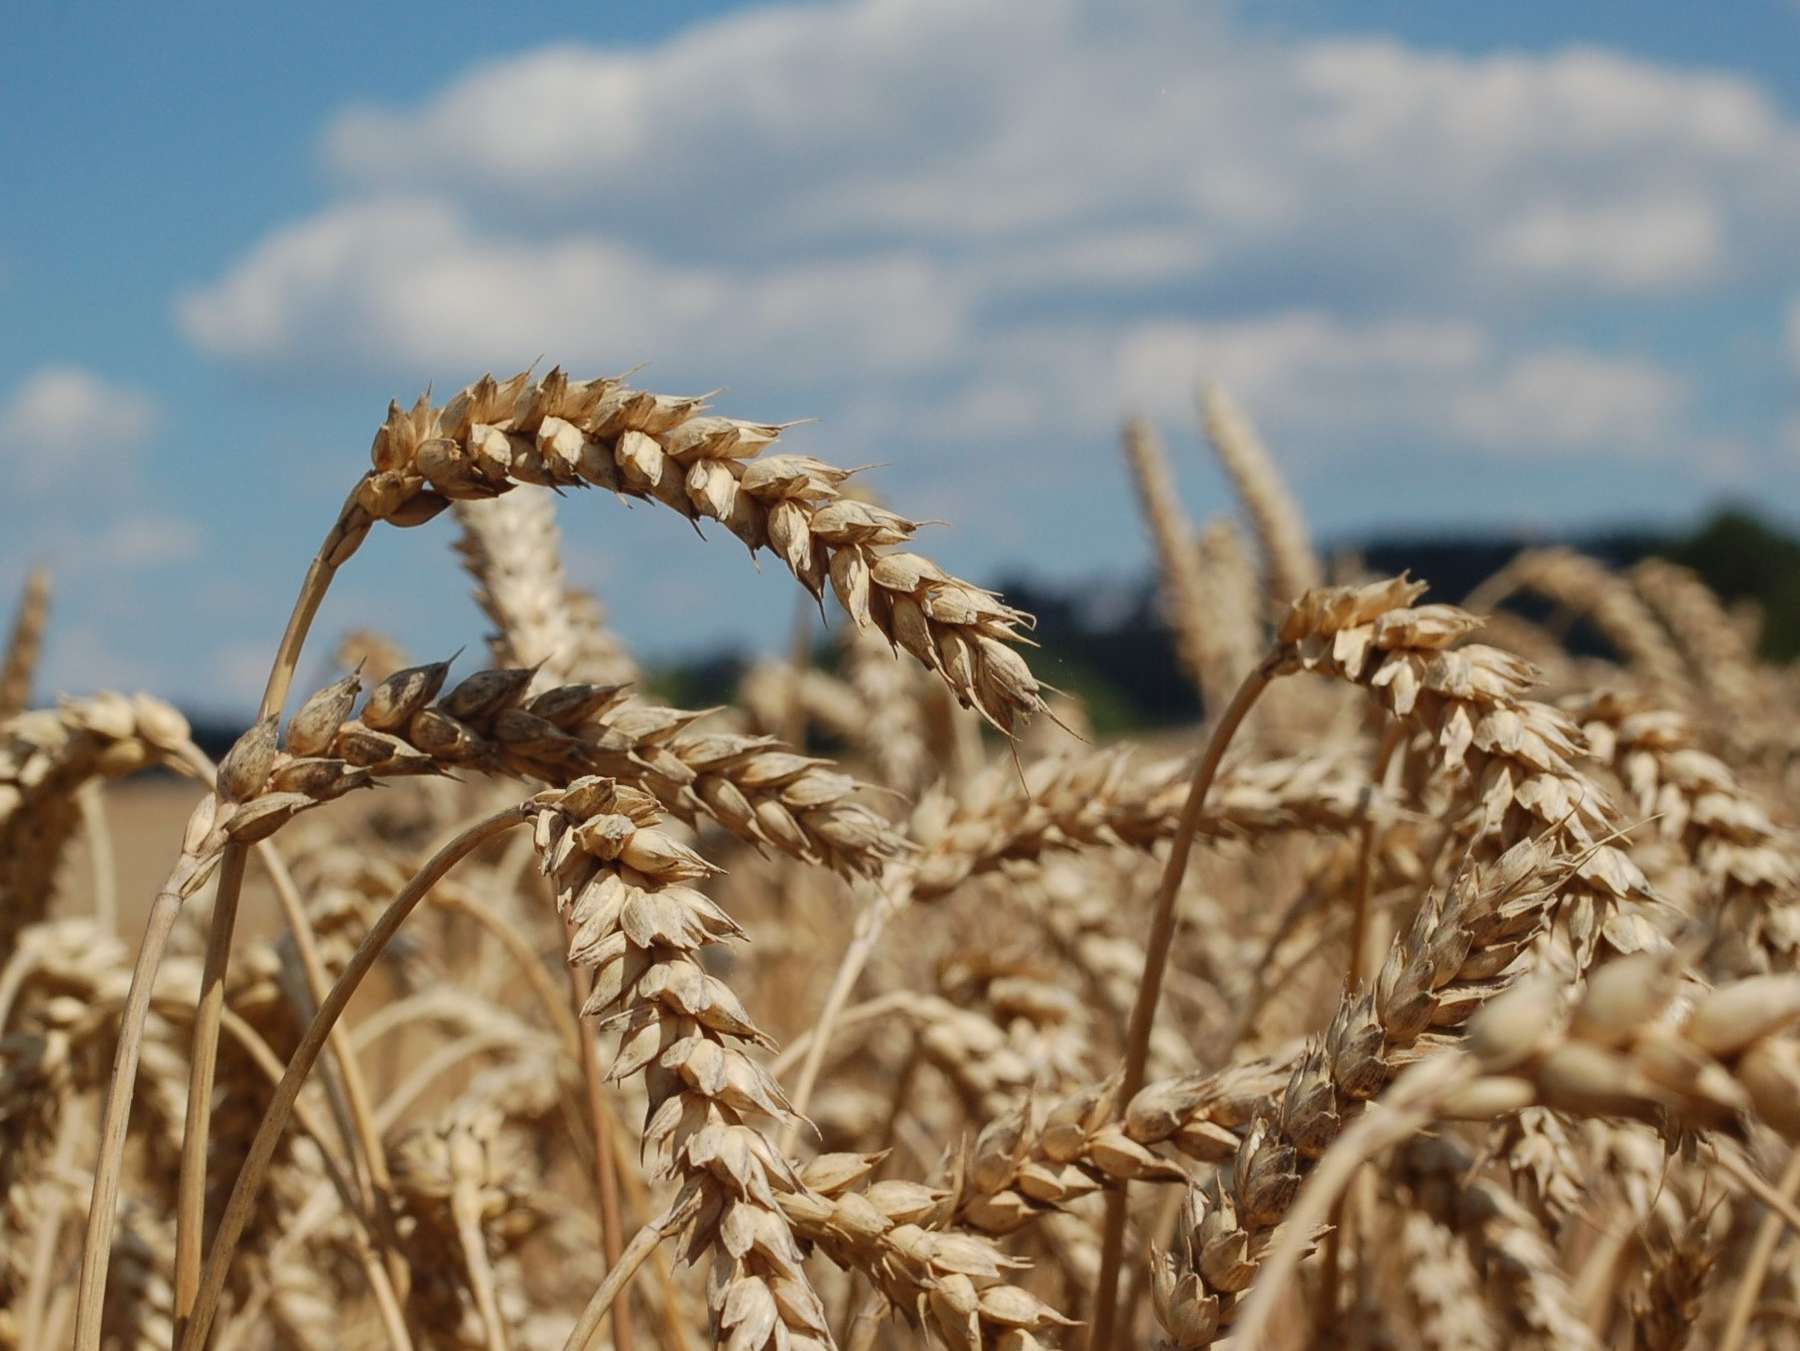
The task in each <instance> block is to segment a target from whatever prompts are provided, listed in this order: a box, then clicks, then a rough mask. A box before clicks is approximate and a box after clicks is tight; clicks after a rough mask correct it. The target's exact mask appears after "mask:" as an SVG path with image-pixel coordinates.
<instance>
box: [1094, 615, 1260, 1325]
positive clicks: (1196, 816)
mask: <svg viewBox="0 0 1800 1351" xmlns="http://www.w3.org/2000/svg"><path fill="white" fill-rule="evenodd" d="M1281 656H1282V654H1281V653H1280V652H1279V650H1278V651H1277V652H1276V653H1275V654H1273V655H1272V656H1270V657H1268V658H1266V659H1264V661H1263V662H1262V664H1261V665H1259V666H1258V667H1257V668H1256V669H1255V670H1254V671H1252V672H1251V673H1250V674H1249V675H1247V676H1245V677H1244V683H1243V684H1242V685H1240V686H1238V690H1237V693H1236V694H1234V695H1233V696H1232V698H1231V702H1230V703H1229V704H1228V705H1226V707H1225V711H1224V712H1223V713H1222V714H1220V716H1219V722H1218V725H1217V726H1216V727H1214V728H1213V733H1212V737H1211V739H1210V740H1208V742H1207V743H1206V751H1205V753H1204V754H1203V755H1202V756H1201V757H1200V763H1199V765H1198V766H1196V768H1195V770H1194V780H1193V784H1192V786H1191V787H1190V788H1189V789H1188V796H1187V802H1186V803H1185V804H1184V805H1183V806H1182V809H1181V821H1180V823H1179V824H1178V825H1177V826H1176V827H1175V836H1174V840H1173V842H1172V844H1171V846H1170V850H1169V859H1168V862H1167V863H1166V864H1165V865H1164V866H1163V874H1162V880H1161V882H1160V883H1158V885H1157V890H1156V899H1155V901H1154V903H1153V908H1152V910H1151V916H1150V935H1149V937H1148V938H1147V939H1146V940H1145V943H1144V974H1143V977H1142V979H1141V980H1140V981H1139V982H1138V994H1137V1001H1136V1003H1134V1004H1133V1005H1132V1009H1131V1025H1130V1028H1129V1029H1128V1031H1127V1033H1126V1041H1125V1074H1124V1079H1123V1081H1122V1082H1121V1084H1120V1089H1119V1092H1120V1095H1121V1096H1122V1097H1123V1098H1125V1099H1126V1100H1127V1101H1129V1100H1130V1099H1131V1098H1132V1097H1134V1096H1135V1095H1136V1093H1137V1091H1138V1089H1140V1088H1141V1087H1143V1084H1144V1067H1145V1065H1146V1064H1148V1063H1149V1059H1150V1029H1151V1026H1152V1024H1154V1023H1155V1021H1156V1006H1157V1003H1158V1002H1159V1000H1160V999H1161V996H1162V982H1163V972H1164V970H1165V968H1166V967H1167V965H1168V960H1169V945H1170V942H1171V941H1172V940H1173V939H1174V936H1175V899H1176V897H1177V895H1178V894H1179V893H1180V891H1181V882H1182V879H1183V878H1184V877H1186V876H1187V864H1188V854H1189V852H1190V851H1191V850H1192V848H1193V842H1194V832H1195V829H1196V827H1197V826H1198V825H1199V823H1200V815H1201V812H1202V810H1203V809H1204V807H1205V805H1206V793H1207V790H1208V789H1209V788H1211V787H1212V781H1213V775H1214V774H1216V773H1217V772H1218V768H1219V761H1220V760H1221V759H1222V758H1223V757H1224V755H1225V750H1226V748H1227V747H1228V746H1229V745H1230V744H1231V738H1232V735H1233V733H1235V732H1236V731H1237V729H1238V726H1239V724H1240V723H1242V722H1243V720H1244V715H1245V714H1247V713H1248V712H1249V711H1250V709H1251V707H1252V706H1253V705H1254V704H1255V703H1256V700H1257V697H1258V696H1259V695H1260V694H1261V693H1262V692H1263V690H1265V689H1266V688H1268V685H1269V682H1270V680H1272V679H1273V678H1274V676H1275V674H1276V671H1277V670H1278V668H1279V664H1280V661H1281ZM1126 1190H1127V1189H1126V1187H1125V1186H1123V1185H1121V1186H1120V1187H1118V1188H1117V1189H1116V1190H1114V1191H1111V1192H1109V1193H1108V1194H1107V1197H1106V1229H1105V1235H1104V1238H1103V1240H1102V1242H1103V1247H1102V1250H1101V1258H1100V1280H1099V1285H1098V1286H1097V1288H1096V1289H1095V1293H1094V1321H1093V1326H1092V1329H1091V1330H1090V1332H1089V1336H1088V1345H1089V1346H1090V1347H1092V1348H1094V1351H1102V1348H1106V1347H1109V1346H1111V1345H1112V1335H1113V1317H1114V1311H1115V1306H1116V1302H1117V1300H1118V1284H1119V1265H1120V1263H1121V1261H1123V1259H1124V1255H1125V1206H1126V1199H1127V1198H1126Z"/></svg>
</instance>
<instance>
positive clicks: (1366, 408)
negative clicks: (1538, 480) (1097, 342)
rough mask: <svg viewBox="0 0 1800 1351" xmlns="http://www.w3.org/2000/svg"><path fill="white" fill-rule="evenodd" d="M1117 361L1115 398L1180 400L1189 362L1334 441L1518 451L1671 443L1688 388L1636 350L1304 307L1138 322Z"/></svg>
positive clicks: (1169, 404)
mask: <svg viewBox="0 0 1800 1351" xmlns="http://www.w3.org/2000/svg"><path fill="white" fill-rule="evenodd" d="M1121 364H1122V371H1121V377H1120V385H1121V388H1122V390H1123V392H1124V394H1125V396H1126V398H1127V400H1128V401H1129V402H1130V403H1131V404H1133V406H1137V407H1145V408H1150V409H1154V410H1158V411H1159V412H1161V413H1162V415H1163V416H1165V417H1175V416H1179V414H1180V412H1181V410H1182V408H1183V407H1186V406H1191V397H1192V389H1193V383H1194V380H1195V377H1196V375H1199V376H1201V377H1203V378H1206V379H1211V380H1218V381H1220V382H1221V383H1223V384H1224V385H1226V386H1227V387H1228V388H1230V389H1232V390H1234V391H1235V392H1236V393H1237V394H1238V396H1239V397H1240V398H1242V399H1243V400H1244V401H1245V402H1247V403H1249V404H1251V405H1252V406H1255V407H1261V408H1264V409H1267V410H1268V416H1269V417H1270V418H1272V419H1273V420H1274V421H1276V422H1278V423H1279V424H1280V425H1281V426H1284V427H1287V428H1291V429H1295V430H1300V431H1309V432H1313V433H1329V434H1330V435H1331V436H1333V437H1334V438H1336V439H1337V440H1338V441H1340V442H1341V441H1343V440H1345V439H1347V438H1348V439H1352V440H1354V439H1356V438H1357V437H1358V436H1359V434H1367V433H1372V432H1394V431H1404V432H1409V433H1412V434H1415V435H1417V436H1420V437H1425V438H1431V437H1441V438H1449V439H1450V440H1451V441H1453V442H1462V443H1466V444H1469V445H1473V446H1475V447H1479V448H1482V449H1487V450H1493V451H1502V452H1507V453H1511V454H1522V455H1534V454H1550V453H1555V452H1562V451H1569V450H1583V451H1588V452H1595V453H1607V452H1612V453H1631V452H1639V451H1645V450H1649V451H1656V452H1667V451H1670V450H1672V449H1674V448H1675V446H1676V445H1677V444H1678V441H1677V438H1676V436H1674V435H1673V434H1672V433H1671V429H1672V428H1673V427H1674V426H1676V425H1678V419H1679V418H1680V417H1682V416H1683V415H1684V414H1685V412H1686V406H1687V403H1688V399H1689V391H1688V388H1687V384H1686V382H1685V381H1684V380H1683V379H1682V378H1681V377H1680V376H1679V375H1678V374H1676V373H1675V372H1672V371H1670V370H1668V369H1666V368H1664V367H1662V366H1659V365H1657V364H1656V363H1655V362H1651V361H1647V360H1645V359H1643V358H1639V357H1620V356H1611V355H1604V354H1600V353H1594V352H1586V351H1581V350H1578V349H1566V348H1565V349H1548V350H1543V351H1537V352H1529V353H1526V354H1524V355H1522V356H1516V357H1509V356H1506V355H1504V354H1502V353H1501V352H1499V351H1497V350H1496V345H1495V344H1494V342H1493V341H1492V340H1491V339H1490V337H1489V336H1488V334H1486V333H1485V332H1483V331H1482V330H1481V329H1479V328H1477V327H1475V326H1474V325H1471V324H1468V323H1459V322H1424V321H1420V320H1415V319H1401V320H1392V321H1379V322H1372V323H1367V324H1354V323H1346V322H1343V321H1340V320H1337V319H1334V318H1332V317H1331V316H1329V315H1324V314H1318V313H1305V312H1301V313H1288V314H1279V315H1274V316H1270V317H1268V318H1259V319H1255V320H1251V321H1247V322H1238V323H1229V322H1228V323H1215V324H1162V325H1157V326H1155V327H1149V328H1145V329H1142V330H1140V331H1139V332H1138V333H1136V334H1135V335H1134V336H1133V338H1132V339H1131V341H1130V342H1129V343H1128V344H1127V345H1126V346H1125V348H1124V351H1123V355H1122V358H1121Z"/></svg>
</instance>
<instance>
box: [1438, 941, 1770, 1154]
mask: <svg viewBox="0 0 1800 1351" xmlns="http://www.w3.org/2000/svg"><path fill="white" fill-rule="evenodd" d="M1676 960H1678V959H1677V958H1674V957H1672V955H1671V954H1669V953H1637V954H1634V955H1633V956H1631V957H1626V958H1621V959H1619V960H1618V961H1616V962H1611V963H1609V964H1607V965H1606V966H1604V967H1602V968H1600V969H1599V970H1597V971H1595V972H1594V973H1593V975H1592V976H1591V978H1590V980H1589V983H1588V987H1587V989H1586V990H1585V991H1584V992H1583V993H1582V996H1581V998H1580V999H1579V1001H1577V1002H1576V1003H1575V1004H1574V1005H1573V1007H1572V1008H1570V1009H1569V1010H1567V1011H1566V1012H1565V1011H1564V1010H1562V1009H1560V1008H1559V1007H1558V1001H1557V1000H1556V999H1555V998H1554V997H1553V995H1552V992H1551V991H1549V990H1547V989H1545V988H1544V986H1543V985H1542V984H1541V983H1539V982H1536V981H1529V982H1524V983H1522V984H1521V985H1519V986H1518V987H1516V988H1515V989H1513V990H1510V991H1508V992H1507V994H1506V996H1505V997H1504V998H1503V999H1500V1000H1496V1001H1495V1002H1494V1004H1493V1005H1492V1006H1491V1007H1489V1008H1488V1009H1486V1010H1484V1011H1483V1013H1482V1016H1481V1017H1480V1018H1478V1019H1476V1020H1475V1021H1474V1023H1473V1024H1472V1025H1471V1027H1470V1033H1469V1048H1470V1051H1471V1052H1472V1053H1473V1054H1474V1056H1475V1057H1476V1059H1477V1060H1478V1061H1479V1062H1480V1063H1481V1064H1482V1066H1483V1068H1484V1069H1486V1071H1487V1072H1488V1077H1487V1078H1486V1079H1484V1080H1482V1081H1480V1082H1478V1083H1476V1084H1474V1085H1472V1086H1471V1087H1470V1088H1469V1089H1468V1090H1467V1092H1466V1095H1463V1096H1460V1097H1458V1098H1457V1099H1456V1100H1455V1103H1454V1105H1453V1106H1451V1107H1450V1108H1449V1109H1448V1110H1449V1112H1450V1114H1452V1115H1460V1114H1467V1115H1472V1116H1474V1117H1476V1118H1478V1119H1484V1118H1486V1117H1488V1116H1491V1115H1495V1114H1498V1113H1502V1112H1506V1111H1517V1110H1518V1109H1519V1108H1521V1107H1526V1106H1530V1105H1532V1104H1541V1105H1543V1106H1546V1107H1553V1108H1556V1109H1558V1110H1560V1111H1565V1112H1573V1113H1576V1114H1579V1115H1583V1116H1609V1117H1635V1118H1638V1119H1640V1120H1646V1121H1651V1122H1653V1123H1656V1122H1662V1121H1665V1120H1667V1119H1668V1118H1670V1117H1673V1118H1674V1119H1676V1120H1678V1121H1680V1122H1683V1123H1685V1124H1688V1125H1690V1126H1693V1127H1695V1128H1699V1129H1706V1130H1723V1131H1732V1130H1735V1129H1737V1128H1738V1127H1739V1125H1740V1123H1741V1121H1742V1120H1743V1119H1744V1118H1745V1117H1746V1116H1754V1117H1756V1118H1758V1119H1760V1120H1761V1121H1762V1122H1764V1123H1765V1124H1766V1125H1768V1126H1770V1127H1771V1128H1773V1129H1774V1130H1776V1131H1778V1132H1780V1133H1781V1134H1782V1135H1784V1136H1786V1137H1787V1138H1789V1139H1790V1140H1791V1139H1793V1138H1795V1136H1796V1135H1800V1039H1796V1038H1795V1037H1793V1036H1790V1035H1786V1034H1787V1033H1788V1032H1790V1031H1791V1029H1792V1028H1793V1026H1794V1024H1795V1023H1797V1022H1800V976H1795V975H1788V974H1784V975H1768V976H1749V977H1745V978H1744V979H1742V980H1738V981H1734V982H1732V983H1731V984H1729V985H1723V986H1720V987H1719V988H1718V989H1716V990H1701V991H1694V990H1690V991H1687V992H1685V994H1684V993H1683V992H1682V991H1681V989H1680V977H1679V974H1678V972H1679V968H1678V967H1677V966H1676V965H1675V964H1674V962H1675V961H1676Z"/></svg>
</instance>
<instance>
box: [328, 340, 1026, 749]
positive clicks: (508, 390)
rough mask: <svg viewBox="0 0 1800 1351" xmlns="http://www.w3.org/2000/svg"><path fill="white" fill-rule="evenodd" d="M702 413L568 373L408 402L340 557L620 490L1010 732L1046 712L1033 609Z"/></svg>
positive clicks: (815, 466) (832, 478)
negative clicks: (512, 496) (868, 635)
mask: <svg viewBox="0 0 1800 1351" xmlns="http://www.w3.org/2000/svg"><path fill="white" fill-rule="evenodd" d="M705 408H706V404H705V400H704V399H703V398H699V397H695V398H678V397H671V396H669V395H663V394H651V393H646V392H644V391H641V390H634V389H631V388H629V387H627V386H626V385H625V384H624V383H623V382H622V381H619V380H609V379H600V380H588V381H578V380H570V379H569V378H568V377H567V376H566V375H565V374H563V372H562V371H561V370H552V371H551V372H550V373H549V374H547V375H545V376H544V377H543V379H542V380H537V381H534V380H533V379H532V378H531V376H530V375H529V374H520V375H515V376H514V377H513V378H512V379H510V380H507V381H504V382H502V381H496V380H495V379H494V378H493V377H492V376H487V377H484V378H483V379H481V380H479V381H477V382H476V383H475V384H473V385H471V386H469V388H467V389H465V390H463V391H462V392H461V393H460V394H458V395H457V396H456V397H455V398H453V399H451V400H450V401H449V402H448V403H446V404H444V405H443V406H441V407H437V406H434V405H432V404H431V403H429V402H428V401H426V400H424V399H421V400H420V401H419V402H418V403H416V404H414V405H413V407H412V408H411V409H410V410H403V409H401V408H400V407H399V405H397V404H396V405H394V406H392V407H391V408H390V409H389V411H388V418H387V421H386V422H385V423H384V424H383V425H382V427H381V430H380V431H378V432H377V433H376V434H375V444H374V446H373V448H372V449H371V458H372V459H373V461H374V468H373V470H372V471H371V472H370V473H369V475H368V476H367V477H366V478H364V480H363V481H362V483H361V484H359V485H358V487H357V489H356V492H355V493H354V494H353V495H352V497H351V500H350V502H349V503H348V504H347V505H346V507H345V510H344V514H343V516H342V517H341V518H340V520H339V523H338V532H339V534H340V535H341V539H342V543H341V545H340V549H341V551H342V552H343V553H344V554H345V555H346V556H347V554H348V553H349V552H350V551H352V550H354V548H355V547H356V545H357V544H358V543H359V542H360V541H361V539H362V536H363V535H364V534H365V533H366V532H367V531H368V529H369V528H370V527H371V526H372V525H373V524H374V523H375V522H376V521H391V522H393V523H394V524H396V525H417V524H420V523H421V522H423V521H426V520H429V519H430V518H431V517H432V516H434V515H436V514H437V513H438V512H439V511H441V510H443V508H444V507H445V506H446V505H448V503H450V502H452V501H456V500H472V499H480V498H487V497H497V496H499V495H500V494H501V493H505V492H510V491H512V490H513V489H514V488H516V487H518V486H519V485H520V484H537V485H540V486H543V487H550V488H561V487H580V486H586V485H593V486H595V487H601V488H610V489H611V490H612V491H614V492H615V493H619V494H622V495H624V496H628V497H634V498H639V499H641V500H644V501H655V502H660V503H662V504H663V505H664V506H667V507H670V508H672V509H674V510H675V511H678V512H680V513H681V514H682V515H683V516H685V517H687V518H688V519H689V520H690V521H699V520H701V519H711V520H716V521H718V522H720V523H721V524H723V525H724V526H725V527H726V528H727V529H728V530H730V531H731V533H732V534H734V535H736V536H737V537H738V538H739V539H740V540H742V541H743V542H744V543H745V544H746V545H748V546H749V547H750V549H751V550H752V551H755V550H758V549H763V548H768V549H772V550H773V551H774V552H775V553H777V554H778V555H780V557H781V560H782V562H783V563H785V564H786V565H787V567H788V569H789V571H791V572H792V573H793V574H794V576H795V577H796V578H797V579H798V580H799V582H800V584H801V585H802V586H804V587H805V588H806V589H807V590H808V591H810V592H811V593H812V594H813V595H814V596H815V597H823V595H824V593H825V587H826V583H827V582H829V583H830V585H831V589H832V590H833V591H834V592H836V594H837V597H838V600H839V601H840V602H841V603H842V605H843V607H844V609H845V611H846V612H847V613H848V614H849V615H850V617H851V619H852V620H853V621H854V622H855V624H856V626H857V627H858V628H866V627H869V626H871V625H873V626H874V627H875V628H876V629H878V630H879V631H880V632H881V633H882V634H883V635H884V636H885V637H886V638H887V639H888V641H889V642H891V643H893V644H895V645H896V646H898V647H902V648H905V649H906V651H908V652H910V653H911V654H912V655H913V656H914V657H916V658H918V659H919V660H920V661H921V662H923V663H924V664H925V665H926V666H928V667H930V668H931V670H933V671H935V672H936V673H937V674H938V675H939V676H940V677H941V678H942V679H943V680H944V681H945V682H946V683H947V684H948V685H949V686H950V688H951V690H952V691H953V692H954V693H955V694H956V696H957V698H958V699H959V700H961V701H962V702H963V703H964V704H966V705H969V706H971V707H973V708H975V709H977V710H979V711H980V712H981V714H982V716H983V717H985V718H987V719H988V721H990V722H991V723H993V724H994V726H996V727H997V728H999V729H1000V730H1001V731H1003V732H1012V731H1014V730H1016V729H1017V728H1018V727H1020V726H1022V725H1023V723H1024V721H1025V720H1026V719H1027V718H1029V717H1030V716H1031V714H1033V713H1035V712H1038V711H1040V710H1042V709H1043V707H1044V701H1043V698H1042V695H1041V694H1040V692H1039V688H1038V684H1037V681H1036V680H1035V679H1033V678H1032V675H1031V671H1030V668H1029V667H1028V666H1027V665H1026V664H1025V662H1024V661H1023V659H1021V658H1020V656H1019V654H1018V653H1017V652H1016V651H1015V650H1014V645H1016V644H1017V643H1018V642H1020V641H1021V637H1022V635H1021V633H1020V629H1021V627H1022V626H1024V625H1027V624H1029V622H1030V619H1029V616H1027V615H1025V614H1023V613H1021V612H1020V611H1018V610H1015V609H1012V608H1011V607H1009V606H1007V605H1005V604H1003V603H1002V602H1001V601H1000V600H999V598H998V597H996V596H995V595H994V594H993V593H991V592H989V591H986V590H983V589H982V588H980V587H978V586H974V585H972V584H971V583H968V582H965V581H962V580H960V579H958V578H955V577H952V576H951V575H950V574H948V573H946V572H945V571H944V570H943V569H942V568H940V567H938V566H937V565H936V564H935V563H933V562H932V561H931V560H930V559H928V558H923V557H920V556H919V555H917V554H912V553H897V552H884V550H887V549H890V548H892V547H893V546H896V545H900V544H903V543H905V542H906V541H907V540H908V539H910V538H911V537H912V535H913V533H914V532H915V531H916V530H917V529H918V526H917V524H916V523H915V522H913V521H909V520H907V519H906V518H905V517H904V516H900V515H897V514H895V513H894V512H891V511H888V510H886V509H884V508H881V507H876V506H871V505H869V504H867V503H864V502H859V501H856V500H855V499H853V498H850V497H847V496H845V495H844V494H843V493H842V492H841V491H840V488H841V487H842V485H843V483H844V482H845V480H846V479H848V478H849V477H850V475H851V473H852V472H854V471H852V470H847V469H840V468H836V467H834V466H832V465H829V464H825V463H823V462H821V461H819V460H815V459H811V458H809V457H806V456H801V455H765V454H764V453H763V452H765V451H766V450H768V449H769V448H770V447H771V446H773V445H774V444H775V442H776V440H777V438H778V437H779V436H780V435H781V432H782V430H783V429H782V428H781V427H780V426H777V425H775V424H772V423H758V422H743V421H740V420H738V419H735V418H728V417H720V416H716V415H712V414H708V413H707V412H706V411H705ZM334 561H335V560H334Z"/></svg>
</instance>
